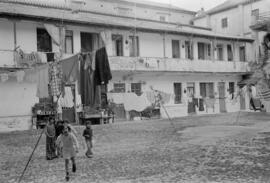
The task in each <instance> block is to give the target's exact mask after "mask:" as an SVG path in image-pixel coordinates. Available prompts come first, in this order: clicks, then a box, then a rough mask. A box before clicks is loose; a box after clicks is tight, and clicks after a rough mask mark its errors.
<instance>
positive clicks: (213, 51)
mask: <svg viewBox="0 0 270 183" xmlns="http://www.w3.org/2000/svg"><path fill="white" fill-rule="evenodd" d="M211 60H212V61H215V42H214V40H211Z"/></svg>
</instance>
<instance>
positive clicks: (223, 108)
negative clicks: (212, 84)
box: [218, 82, 227, 113]
mask: <svg viewBox="0 0 270 183" xmlns="http://www.w3.org/2000/svg"><path fill="white" fill-rule="evenodd" d="M218 92H219V109H220V112H221V113H225V112H227V109H226V101H225V83H224V82H219V83H218Z"/></svg>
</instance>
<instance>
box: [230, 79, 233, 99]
mask: <svg viewBox="0 0 270 183" xmlns="http://www.w3.org/2000/svg"><path fill="white" fill-rule="evenodd" d="M229 93H230V94H231V95H232V98H231V99H233V98H234V82H229Z"/></svg>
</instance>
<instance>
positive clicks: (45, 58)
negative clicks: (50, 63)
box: [37, 52, 47, 63]
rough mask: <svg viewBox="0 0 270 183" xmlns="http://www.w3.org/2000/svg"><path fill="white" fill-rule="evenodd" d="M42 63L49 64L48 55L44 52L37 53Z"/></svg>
mask: <svg viewBox="0 0 270 183" xmlns="http://www.w3.org/2000/svg"><path fill="white" fill-rule="evenodd" d="M37 54H38V56H39V58H40V61H41V63H47V54H46V53H43V52H37Z"/></svg>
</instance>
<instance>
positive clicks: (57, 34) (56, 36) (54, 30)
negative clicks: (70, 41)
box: [44, 24, 65, 46]
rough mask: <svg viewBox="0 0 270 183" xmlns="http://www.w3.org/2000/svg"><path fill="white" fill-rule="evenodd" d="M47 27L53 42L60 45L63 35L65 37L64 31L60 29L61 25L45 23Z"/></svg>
mask: <svg viewBox="0 0 270 183" xmlns="http://www.w3.org/2000/svg"><path fill="white" fill-rule="evenodd" d="M44 27H45V29H46V30H47V32H48V33H49V34H50V36H51V38H52V40H53V42H54V43H55V44H56V45H57V46H59V45H60V44H61V36H63V37H65V35H61V34H63V32H64V31H61V30H60V27H57V26H55V25H53V24H44Z"/></svg>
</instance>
